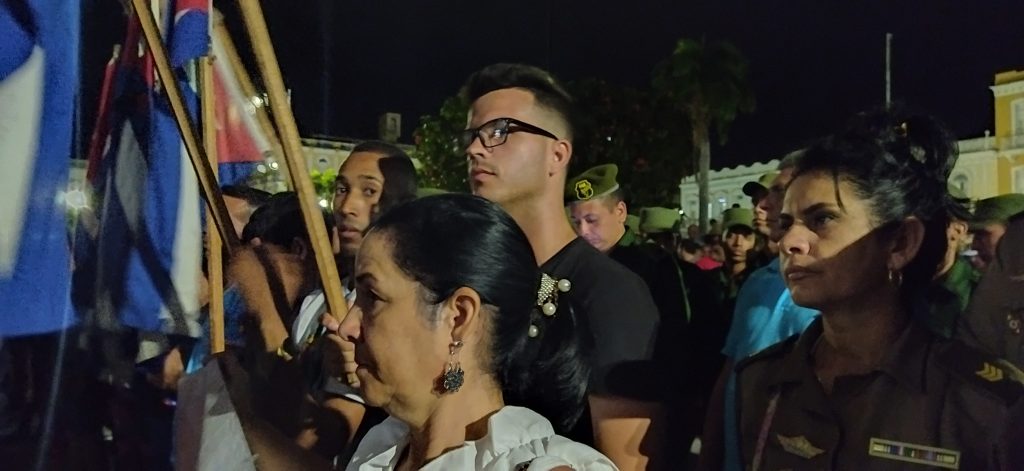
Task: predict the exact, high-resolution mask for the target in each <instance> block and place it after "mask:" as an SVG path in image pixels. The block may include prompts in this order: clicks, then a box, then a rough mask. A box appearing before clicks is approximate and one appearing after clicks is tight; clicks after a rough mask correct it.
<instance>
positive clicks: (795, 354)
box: [773, 317, 932, 393]
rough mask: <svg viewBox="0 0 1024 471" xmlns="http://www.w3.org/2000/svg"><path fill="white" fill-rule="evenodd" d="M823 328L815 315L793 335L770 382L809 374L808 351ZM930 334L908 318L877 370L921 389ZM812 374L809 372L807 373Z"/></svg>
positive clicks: (796, 379) (811, 366) (790, 380)
mask: <svg viewBox="0 0 1024 471" xmlns="http://www.w3.org/2000/svg"><path fill="white" fill-rule="evenodd" d="M823 332H824V325H823V321H822V319H821V317H818V318H816V319H815V320H814V321H813V322H811V325H809V326H808V327H807V330H805V331H804V333H803V334H801V335H800V338H799V339H797V342H796V345H795V346H794V348H793V350H792V351H790V352H789V353H788V354H787V355H786V356H785V359H784V360H783V364H782V368H780V369H779V371H778V373H777V374H776V375H775V378H774V381H773V384H782V383H798V382H801V381H803V380H805V379H806V378H808V377H809V375H808V371H813V369H814V359H813V357H812V353H813V352H814V346H815V344H817V342H818V339H819V338H821V335H822V333H823ZM931 340H932V336H931V334H929V333H928V332H927V331H926V330H924V329H923V328H922V327H920V326H918V325H917V323H916V322H914V321H912V320H911V321H908V322H907V325H906V327H905V328H904V329H903V331H902V332H900V335H899V337H898V338H897V339H896V342H895V343H894V344H893V346H892V348H891V349H890V350H889V352H888V353H887V354H886V356H885V358H884V359H883V360H882V363H881V365H879V367H878V371H881V372H883V373H885V374H886V375H888V376H890V377H891V378H893V379H894V380H895V381H896V382H897V383H899V384H901V385H903V386H904V387H906V388H908V389H910V390H912V391H916V392H922V393H923V392H925V377H924V376H925V374H924V371H925V367H926V366H927V360H928V350H929V348H930V345H931ZM810 377H813V375H810Z"/></svg>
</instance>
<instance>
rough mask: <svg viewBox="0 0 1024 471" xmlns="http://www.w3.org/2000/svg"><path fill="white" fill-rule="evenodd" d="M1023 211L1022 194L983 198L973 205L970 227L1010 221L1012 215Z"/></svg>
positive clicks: (1023, 197)
mask: <svg viewBox="0 0 1024 471" xmlns="http://www.w3.org/2000/svg"><path fill="white" fill-rule="evenodd" d="M1022 211H1024V194H1020V193H1010V194H1008V195H999V196H994V197H992V198H985V199H983V200H981V201H978V203H977V204H975V205H974V217H973V218H972V221H971V227H972V228H976V227H979V226H984V225H986V224H992V223H994V222H1002V223H1005V222H1006V221H1009V220H1010V217H1012V216H1013V215H1015V214H1017V213H1019V212H1022Z"/></svg>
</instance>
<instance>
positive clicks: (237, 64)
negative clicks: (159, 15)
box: [212, 12, 294, 189]
mask: <svg viewBox="0 0 1024 471" xmlns="http://www.w3.org/2000/svg"><path fill="white" fill-rule="evenodd" d="M212 35H213V36H214V38H215V39H214V41H217V44H219V45H220V46H221V47H222V48H223V49H224V57H218V59H219V60H222V61H224V63H226V64H227V65H228V66H229V67H230V68H231V71H232V72H234V75H235V77H237V78H238V85H239V86H240V87H241V89H242V93H244V94H245V96H250V97H254V96H257V95H258V93H257V91H256V85H254V84H253V83H252V78H250V77H249V73H248V72H247V71H246V70H245V65H244V64H242V57H241V56H239V55H238V49H237V48H236V47H235V42H234V41H233V40H232V39H231V34H229V33H228V30H227V27H225V26H224V17H223V15H221V14H219V12H218V14H216V15H215V17H214V21H213V32H212ZM255 109H256V113H255V116H256V122H257V123H259V125H260V129H262V130H263V133H264V134H266V136H267V139H268V140H270V146H271V147H272V148H273V152H274V155H276V156H283V155H284V150H283V147H282V146H281V140H280V139H279V138H278V136H277V131H275V130H274V125H273V122H272V121H271V119H270V116H269V115H267V110H265V109H264V108H263V107H262V106H256V107H255ZM280 171H281V172H283V174H284V176H285V181H286V182H287V185H288V187H289V189H294V188H292V182H291V172H289V171H288V166H287V165H285V166H284V167H281V170H280Z"/></svg>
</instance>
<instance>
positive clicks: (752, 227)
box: [0, 64, 1024, 471]
mask: <svg viewBox="0 0 1024 471" xmlns="http://www.w3.org/2000/svg"><path fill="white" fill-rule="evenodd" d="M462 94H463V96H464V98H466V99H467V101H468V102H469V103H470V109H469V113H468V116H467V126H466V130H465V131H464V132H463V134H462V135H461V136H460V141H459V143H460V145H461V146H463V148H464V149H465V154H466V162H467V172H468V176H469V183H470V187H469V188H468V189H467V190H468V194H464V193H444V192H436V191H430V190H428V189H424V188H420V186H419V185H418V184H417V176H416V170H415V168H414V166H413V163H412V160H411V159H410V158H409V157H408V156H407V155H406V154H405V153H404V152H403V151H402V150H401V149H399V148H397V147H395V146H393V145H390V144H386V143H382V142H366V143H363V144H360V145H358V146H356V147H355V148H354V149H353V151H352V152H351V154H350V155H349V157H348V158H347V159H346V160H345V161H344V163H343V164H342V165H341V167H340V168H339V169H338V177H337V181H336V185H335V193H334V198H333V201H332V202H331V205H330V211H329V213H325V215H324V217H325V222H327V227H328V229H329V231H330V232H331V234H330V235H331V239H332V242H333V249H334V252H335V261H336V263H337V266H338V269H339V271H340V273H341V274H342V285H343V289H344V292H345V295H346V300H347V301H348V302H349V305H350V306H349V309H348V312H347V315H346V316H345V317H344V318H343V319H338V318H336V317H335V316H334V315H333V314H332V313H330V312H327V311H328V309H327V303H326V302H325V298H324V291H323V289H322V286H321V285H320V283H321V281H320V278H319V277H318V275H317V269H316V262H315V257H313V250H312V247H311V242H310V240H311V237H310V234H309V233H308V231H307V229H306V228H305V225H304V224H303V219H302V214H301V209H302V208H301V207H300V202H299V199H298V197H297V196H296V195H295V194H294V193H287V192H286V193H279V194H275V195H269V194H266V193H263V192H260V191H258V190H253V189H249V188H244V187H231V188H225V191H224V196H225V200H226V202H227V206H228V209H229V212H230V214H231V217H232V222H233V223H234V228H235V230H236V232H237V233H238V235H239V237H240V239H241V240H242V241H243V244H244V248H242V249H241V250H239V251H238V252H237V253H236V254H234V255H233V256H232V257H231V258H230V260H229V261H228V262H227V266H226V282H225V292H224V299H223V303H224V306H225V324H226V342H227V345H228V349H227V351H226V352H224V353H220V354H216V355H211V354H210V339H209V335H208V329H207V334H204V337H202V338H199V339H179V340H178V341H176V342H175V343H174V344H173V345H171V346H169V347H168V349H167V351H166V352H165V353H164V354H163V355H161V356H159V357H158V359H159V364H158V366H156V367H154V368H152V369H151V371H152V372H151V373H150V374H148V375H147V376H146V378H147V380H148V383H149V384H150V386H151V387H152V388H154V389H155V390H158V391H162V392H161V393H160V394H161V397H167V398H171V397H174V394H175V392H176V391H178V390H179V388H184V387H185V386H184V385H186V384H187V383H188V378H189V377H190V376H192V375H196V374H197V373H198V372H200V371H202V370H203V369H207V368H216V369H218V371H220V372H221V375H222V377H223V379H224V381H225V383H226V386H227V390H228V392H229V394H230V398H231V403H232V405H233V410H234V411H235V413H236V415H237V418H238V422H239V424H240V426H241V427H240V428H239V430H238V433H240V434H241V435H242V436H243V437H244V442H245V444H246V446H247V448H248V451H249V455H248V456H246V457H245V458H246V459H248V460H250V462H251V463H252V464H253V465H254V466H255V468H256V469H272V470H276V469H349V470H381V469H394V470H415V469H423V470H450V469H483V470H510V471H511V470H517V471H518V470H525V469H530V470H606V469H607V470H612V469H623V470H626V469H629V470H633V469H664V470H687V469H694V470H705V471H710V470H715V471H718V470H728V471H734V470H737V471H738V470H759V469H760V470H776V469H795V470H799V469H871V470H888V469H969V470H1019V469H1024V452H1022V450H1024V448H1022V447H1021V446H1020V445H1019V444H1020V443H1024V442H1022V440H1024V401H1022V400H1021V399H1022V397H1024V373H1021V371H1020V370H1019V369H1018V367H1020V366H1021V365H1022V364H1024V347H1022V341H1021V337H1022V330H1024V327H1022V326H1024V318H1022V317H1021V316H1022V313H1024V294H1021V293H1022V291H1021V290H1020V289H1019V287H1017V285H1018V284H1020V282H1021V281H1022V277H1021V275H1020V273H1022V269H1024V255H1022V254H1024V215H1021V213H1022V212H1024V195H1019V194H1011V195H1001V196H996V197H994V198H989V199H984V200H981V201H978V202H972V201H970V200H968V199H967V198H965V197H964V196H963V195H962V194H960V193H959V192H958V191H957V189H955V188H951V187H950V186H949V185H948V183H947V180H948V178H949V175H950V173H951V172H952V169H953V166H954V165H955V163H956V159H957V149H956V144H955V140H954V139H953V138H952V136H951V135H950V134H949V132H948V131H947V130H946V129H945V128H944V127H943V126H942V124H941V123H939V122H938V121H937V120H935V119H934V118H932V117H929V116H927V115H924V114H920V113H915V112H912V111H908V110H906V109H903V108H900V107H894V108H886V109H879V110H871V111H865V112H863V113H859V114H857V115H855V116H853V117H852V118H851V119H850V120H849V121H848V122H847V123H845V124H843V125H842V126H839V127H837V129H836V130H835V132H834V133H832V134H830V135H828V136H822V137H820V138H819V139H816V140H814V141H813V142H810V143H808V144H807V145H806V146H804V147H803V148H802V149H800V150H797V151H794V152H792V153H790V154H788V155H786V156H785V157H784V158H782V159H780V161H779V165H778V168H777V169H776V170H775V171H773V172H771V173H769V174H766V175H763V176H761V177H760V178H759V179H758V180H756V181H751V182H749V183H747V184H746V185H744V187H743V192H744V194H745V195H747V196H749V197H750V204H751V206H752V209H751V208H744V207H739V206H738V205H737V206H735V207H732V208H729V209H726V210H725V211H724V212H722V213H721V214H716V215H715V216H716V217H715V220H713V221H711V225H710V227H709V229H708V230H707V231H706V233H702V232H701V230H700V228H699V227H698V226H697V225H689V226H687V227H683V224H682V221H683V218H681V216H680V212H679V211H678V210H676V209H674V208H657V207H651V208H633V207H631V206H630V203H631V202H630V198H629V188H628V187H627V186H626V185H624V184H622V183H621V182H620V181H619V180H618V169H617V168H616V167H615V165H612V164H607V165H600V166H597V167H594V168H591V169H585V170H583V171H581V172H578V173H573V172H571V171H570V165H571V163H572V161H573V159H572V158H573V145H572V140H573V132H574V128H573V102H572V98H571V97H570V96H569V94H568V93H566V92H565V90H564V89H563V88H562V87H561V86H560V85H559V83H558V82H557V81H556V80H555V79H553V78H552V77H551V75H550V74H548V73H547V72H545V71H543V70H541V69H538V68H536V67H532V66H526V65H518V64H496V65H492V66H488V67H486V68H484V69H482V70H480V71H478V72H476V73H474V74H473V75H471V76H470V77H469V79H468V80H467V82H466V83H465V85H464V86H463V88H462ZM437 193H443V194H437ZM425 194H430V195H429V196H424V195H425ZM972 238H973V242H972V241H971V239H972ZM1014 288H1018V289H1014ZM207 301H208V300H207ZM182 397H184V396H182ZM186 406H188V405H187V404H185V403H184V402H183V401H178V403H177V404H176V407H186ZM192 406H194V404H193V405H192ZM168 407H173V406H168ZM131 410H136V411H138V410H139V409H137V408H136V409H131ZM0 425H2V424H0ZM112 428H113V431H112V434H113V439H114V440H115V441H119V445H118V448H119V449H124V448H125V447H126V446H125V445H123V444H125V443H129V442H131V441H133V440H136V439H137V437H129V436H127V435H130V433H126V430H131V429H130V428H125V427H120V428H119V427H116V426H112ZM141 435H145V436H147V437H149V441H154V440H157V441H159V440H164V442H163V443H160V444H157V445H154V444H152V443H148V444H143V445H140V446H142V447H145V448H146V449H147V450H148V455H146V456H147V458H146V459H148V460H149V461H145V459H142V458H138V457H136V461H130V462H129V463H130V464H123V465H122V466H128V467H131V466H144V467H145V468H146V469H167V468H169V467H170V466H171V463H172V460H171V456H172V452H171V451H170V450H171V442H172V440H171V439H170V433H169V432H167V433H163V434H146V433H142V434H141ZM153 437H160V438H159V439H157V438H153ZM192 438H195V437H192ZM221 438H223V437H216V436H210V437H205V436H204V437H201V439H202V440H203V441H206V440H210V442H209V443H215V442H216V440H218V439H221ZM179 442H180V440H179ZM116 454H117V456H118V457H119V458H121V459H125V458H124V456H125V454H124V453H120V452H119V453H116ZM178 456H179V458H178V461H177V462H176V463H175V464H176V465H178V466H179V467H184V468H185V469H191V468H192V467H194V466H193V465H191V464H189V463H183V462H182V461H181V460H182V458H181V456H180V455H178Z"/></svg>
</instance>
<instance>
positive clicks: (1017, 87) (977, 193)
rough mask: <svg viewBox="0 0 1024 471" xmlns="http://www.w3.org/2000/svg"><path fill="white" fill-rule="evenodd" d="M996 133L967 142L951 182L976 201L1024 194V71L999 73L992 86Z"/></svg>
mask: <svg viewBox="0 0 1024 471" xmlns="http://www.w3.org/2000/svg"><path fill="white" fill-rule="evenodd" d="M989 89H990V90H992V95H993V98H994V106H993V108H994V110H993V111H994V114H995V133H994V134H990V133H987V132H986V135H985V136H984V137H979V138H975V139H964V140H961V141H960V142H959V144H960V160H959V161H958V162H957V165H956V168H954V169H953V174H952V175H951V176H950V183H952V184H953V185H956V186H958V187H960V188H961V189H962V190H964V192H965V193H967V195H968V196H970V197H971V198H972V199H981V198H988V197H991V196H996V195H1002V194H1005V193H1024V71H1020V70H1011V71H1007V72H1000V73H997V74H996V76H995V80H994V83H993V85H992V86H991V87H989Z"/></svg>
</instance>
